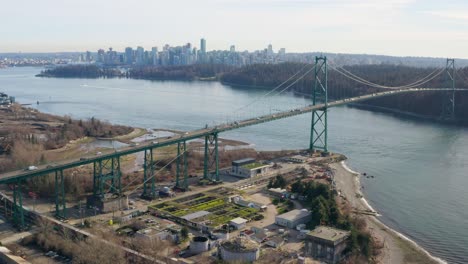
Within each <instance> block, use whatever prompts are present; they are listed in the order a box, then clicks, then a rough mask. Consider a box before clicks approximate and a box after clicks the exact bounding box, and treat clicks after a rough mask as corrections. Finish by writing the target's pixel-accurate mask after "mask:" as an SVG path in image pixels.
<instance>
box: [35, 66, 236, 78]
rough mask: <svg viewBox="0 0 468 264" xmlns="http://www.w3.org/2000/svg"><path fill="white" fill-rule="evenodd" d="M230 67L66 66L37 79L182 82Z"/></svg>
mask: <svg viewBox="0 0 468 264" xmlns="http://www.w3.org/2000/svg"><path fill="white" fill-rule="evenodd" d="M232 69H233V68H232V67H231V66H227V65H222V64H194V65H185V66H167V67H154V66H141V67H139V66H134V67H132V68H130V69H129V70H128V71H123V70H119V69H117V68H101V67H98V66H96V65H82V64H81V65H66V66H60V67H56V68H54V69H48V70H44V71H42V72H41V73H40V74H38V75H37V76H38V77H60V78H70V77H73V78H112V77H123V78H134V79H145V80H183V81H191V80H195V79H203V78H214V79H216V78H217V76H218V75H219V74H221V73H223V72H228V71H231V70H232Z"/></svg>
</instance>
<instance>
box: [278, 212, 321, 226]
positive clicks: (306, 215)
mask: <svg viewBox="0 0 468 264" xmlns="http://www.w3.org/2000/svg"><path fill="white" fill-rule="evenodd" d="M311 217H312V214H311V213H310V212H309V211H308V210H307V209H301V210H299V209H295V210H292V211H289V212H287V213H284V214H281V215H277V216H276V217H275V224H277V225H280V226H284V227H288V228H296V226H297V225H299V224H305V223H307V222H309V221H310V219H311Z"/></svg>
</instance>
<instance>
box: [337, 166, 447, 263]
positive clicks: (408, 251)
mask: <svg viewBox="0 0 468 264" xmlns="http://www.w3.org/2000/svg"><path fill="white" fill-rule="evenodd" d="M330 167H331V168H332V169H333V171H334V173H335V181H336V185H337V189H338V190H341V193H342V194H343V195H344V196H345V197H346V199H347V201H348V202H349V204H350V205H351V207H353V208H354V209H357V210H369V209H370V208H369V207H368V205H367V202H366V201H365V200H364V199H362V198H359V197H361V195H362V193H361V191H360V188H361V186H360V183H359V178H358V177H359V175H356V174H353V173H351V172H349V171H347V170H346V169H345V168H344V167H343V166H342V164H341V163H333V164H330ZM356 194H358V195H356ZM362 216H363V217H364V218H365V219H366V221H367V225H368V227H369V229H370V230H371V232H372V234H373V236H374V237H376V238H377V239H378V240H379V241H384V251H383V254H382V255H381V256H380V259H379V263H384V264H398V263H405V264H406V263H415V264H416V263H421V264H432V263H434V264H435V263H444V262H442V261H436V260H435V259H434V258H432V257H430V256H429V255H428V253H427V252H424V251H423V250H422V249H420V248H419V247H417V246H416V245H415V244H414V243H413V242H410V241H408V240H406V239H404V238H403V237H402V236H401V235H399V234H398V233H397V232H396V231H394V230H392V229H390V228H389V227H387V226H385V225H384V224H383V223H382V222H380V220H379V219H378V218H377V217H375V216H371V215H362Z"/></svg>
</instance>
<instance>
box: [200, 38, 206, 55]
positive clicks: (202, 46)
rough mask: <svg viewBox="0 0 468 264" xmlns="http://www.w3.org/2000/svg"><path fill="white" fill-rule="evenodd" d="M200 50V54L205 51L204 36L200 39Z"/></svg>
mask: <svg viewBox="0 0 468 264" xmlns="http://www.w3.org/2000/svg"><path fill="white" fill-rule="evenodd" d="M200 52H201V53H202V54H205V53H206V40H205V39H204V38H202V39H201V40H200Z"/></svg>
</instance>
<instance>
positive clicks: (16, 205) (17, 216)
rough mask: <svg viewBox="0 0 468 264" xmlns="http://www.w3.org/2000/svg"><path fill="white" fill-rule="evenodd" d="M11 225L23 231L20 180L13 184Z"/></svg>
mask: <svg viewBox="0 0 468 264" xmlns="http://www.w3.org/2000/svg"><path fill="white" fill-rule="evenodd" d="M13 224H14V225H15V226H16V227H17V228H18V229H19V230H23V229H24V228H25V227H26V225H25V222H24V210H23V195H22V193H21V180H18V181H17V182H16V183H14V184H13Z"/></svg>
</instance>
